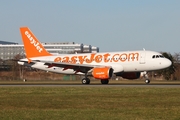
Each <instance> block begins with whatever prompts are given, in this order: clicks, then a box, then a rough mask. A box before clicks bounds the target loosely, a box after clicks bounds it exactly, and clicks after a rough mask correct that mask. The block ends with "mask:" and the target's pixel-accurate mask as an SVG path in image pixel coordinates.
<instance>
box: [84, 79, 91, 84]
mask: <svg viewBox="0 0 180 120" xmlns="http://www.w3.org/2000/svg"><path fill="white" fill-rule="evenodd" d="M82 84H90V79H89V78H83V79H82Z"/></svg>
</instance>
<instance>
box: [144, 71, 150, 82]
mask: <svg viewBox="0 0 180 120" xmlns="http://www.w3.org/2000/svg"><path fill="white" fill-rule="evenodd" d="M143 76H144V78H145V83H146V84H149V83H150V82H151V81H150V80H149V78H148V74H147V72H146V71H144V72H143Z"/></svg>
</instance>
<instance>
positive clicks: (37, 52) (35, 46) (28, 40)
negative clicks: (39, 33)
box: [20, 27, 52, 59]
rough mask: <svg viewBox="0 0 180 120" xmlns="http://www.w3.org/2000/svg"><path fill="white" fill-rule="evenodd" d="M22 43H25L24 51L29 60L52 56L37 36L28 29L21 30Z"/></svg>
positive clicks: (22, 28)
mask: <svg viewBox="0 0 180 120" xmlns="http://www.w3.org/2000/svg"><path fill="white" fill-rule="evenodd" d="M20 32H21V36H22V41H23V43H24V49H25V52H26V57H27V58H28V59H29V58H31V57H41V56H51V55H52V54H50V53H49V52H48V51H46V49H45V48H44V47H43V45H42V44H41V43H40V42H39V40H38V39H37V38H36V37H35V35H34V34H33V33H32V32H31V30H30V29H29V28H28V27H21V28H20Z"/></svg>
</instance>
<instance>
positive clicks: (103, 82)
mask: <svg viewBox="0 0 180 120" xmlns="http://www.w3.org/2000/svg"><path fill="white" fill-rule="evenodd" d="M108 83H109V80H101V84H108Z"/></svg>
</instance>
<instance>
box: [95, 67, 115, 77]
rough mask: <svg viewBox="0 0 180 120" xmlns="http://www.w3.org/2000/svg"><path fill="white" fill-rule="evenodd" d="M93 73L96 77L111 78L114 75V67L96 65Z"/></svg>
mask: <svg viewBox="0 0 180 120" xmlns="http://www.w3.org/2000/svg"><path fill="white" fill-rule="evenodd" d="M92 75H93V77H94V78H96V79H101V80H102V79H109V78H111V77H112V75H113V69H112V68H111V67H95V68H93V71H92Z"/></svg>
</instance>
